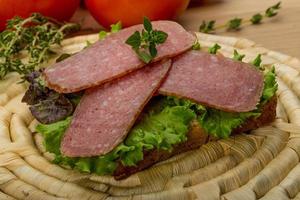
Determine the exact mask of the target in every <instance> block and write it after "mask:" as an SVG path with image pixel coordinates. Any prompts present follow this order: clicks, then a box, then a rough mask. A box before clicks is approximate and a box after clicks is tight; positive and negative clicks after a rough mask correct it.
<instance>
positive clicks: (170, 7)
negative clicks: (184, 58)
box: [85, 0, 189, 28]
mask: <svg viewBox="0 0 300 200" xmlns="http://www.w3.org/2000/svg"><path fill="white" fill-rule="evenodd" d="M188 3H189V0H85V4H86V6H87V8H88V9H89V11H90V12H91V14H92V15H93V16H94V18H95V19H96V20H97V21H98V22H99V23H100V24H101V25H102V26H104V27H106V28H109V25H110V24H114V23H116V22H118V21H121V22H122V25H123V27H126V26H131V25H134V24H139V23H141V22H142V19H143V17H144V16H147V17H149V18H150V19H151V20H159V19H173V18H174V17H176V16H177V15H178V14H180V13H181V12H183V11H184V10H185V9H186V8H187V6H188Z"/></svg>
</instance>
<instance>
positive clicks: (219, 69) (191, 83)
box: [159, 51, 264, 112]
mask: <svg viewBox="0 0 300 200" xmlns="http://www.w3.org/2000/svg"><path fill="white" fill-rule="evenodd" d="M263 81H264V77H263V73H262V72H260V71H259V70H257V69H255V68H254V67H253V66H251V65H250V64H246V63H242V62H237V61H234V60H232V59H229V58H225V57H223V56H216V55H211V54H208V53H204V52H200V51H189V52H187V53H185V54H183V55H180V56H178V57H177V58H175V59H174V60H173V66H172V68H171V70H170V73H169V75H168V77H167V79H166V81H165V82H164V83H163V85H162V86H161V88H160V89H159V93H160V94H164V95H174V96H178V97H183V98H188V99H191V100H194V101H196V102H197V103H200V104H203V105H207V106H210V107H213V108H217V109H220V110H224V111H229V112H247V111H250V110H253V109H255V108H256V105H257V103H258V102H259V99H260V97H261V94H262V90H263Z"/></svg>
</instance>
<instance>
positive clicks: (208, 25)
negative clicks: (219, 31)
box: [199, 20, 216, 33]
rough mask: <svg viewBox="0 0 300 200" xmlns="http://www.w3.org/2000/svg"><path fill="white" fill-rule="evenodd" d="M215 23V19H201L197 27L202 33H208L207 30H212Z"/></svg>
mask: <svg viewBox="0 0 300 200" xmlns="http://www.w3.org/2000/svg"><path fill="white" fill-rule="evenodd" d="M215 23H216V21H214V20H211V21H208V22H206V21H202V24H201V25H200V27H199V31H200V32H202V33H209V32H212V31H213V30H214V29H215V28H214V26H215Z"/></svg>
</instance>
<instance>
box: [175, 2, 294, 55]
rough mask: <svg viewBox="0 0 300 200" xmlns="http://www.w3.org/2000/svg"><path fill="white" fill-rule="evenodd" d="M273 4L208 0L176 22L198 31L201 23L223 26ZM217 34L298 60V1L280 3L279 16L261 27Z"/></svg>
mask: <svg viewBox="0 0 300 200" xmlns="http://www.w3.org/2000/svg"><path fill="white" fill-rule="evenodd" d="M276 3H277V1H274V0H223V1H216V0H215V1H212V0H211V1H210V3H204V4H203V3H202V5H199V6H194V7H191V8H189V9H188V10H187V11H186V12H185V13H184V14H183V15H182V16H180V17H179V19H178V21H179V22H180V23H181V24H182V25H183V26H185V27H186V28H187V29H188V30H193V31H197V30H198V28H199V25H200V24H201V22H202V20H216V21H217V22H216V23H218V22H220V23H222V22H223V23H224V22H226V21H227V20H229V19H231V18H234V17H242V18H249V17H251V16H252V15H253V14H255V13H257V12H259V11H264V10H265V9H266V8H268V7H269V6H271V5H273V4H276ZM217 34H219V35H228V36H234V37H244V38H248V39H250V40H253V41H255V42H256V43H258V44H261V45H262V46H264V47H266V48H268V49H271V50H276V51H280V52H282V53H285V54H288V55H291V56H295V57H298V58H300V0H283V1H282V8H281V10H279V14H278V16H276V17H274V18H271V19H266V20H264V22H263V24H260V25H256V26H251V25H248V26H245V27H244V28H242V29H241V30H240V31H237V32H226V31H218V32H217Z"/></svg>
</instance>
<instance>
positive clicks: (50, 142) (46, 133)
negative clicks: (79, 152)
mask: <svg viewBox="0 0 300 200" xmlns="http://www.w3.org/2000/svg"><path fill="white" fill-rule="evenodd" d="M70 122H71V117H68V118H66V119H65V120H62V121H59V122H55V123H52V124H39V125H37V127H36V131H37V132H39V133H41V134H42V136H43V138H44V146H45V148H46V150H47V151H48V152H50V153H54V154H57V155H59V154H60V141H61V139H62V136H63V134H64V132H65V131H66V129H67V128H68V127H69V124H70Z"/></svg>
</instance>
